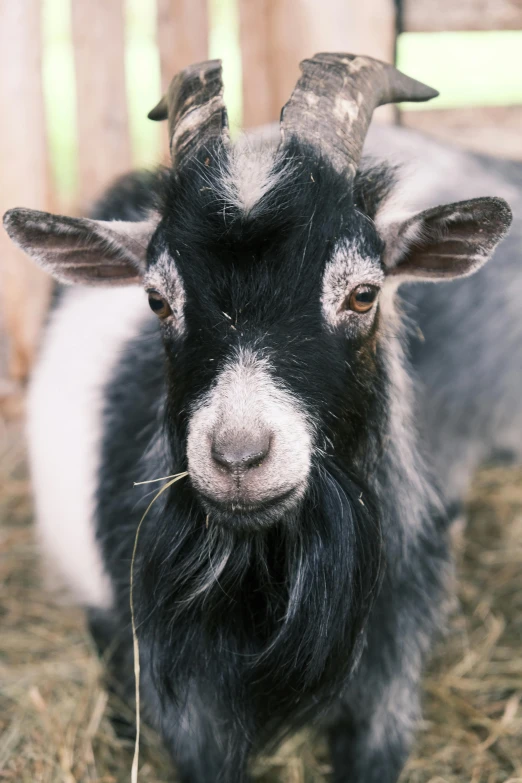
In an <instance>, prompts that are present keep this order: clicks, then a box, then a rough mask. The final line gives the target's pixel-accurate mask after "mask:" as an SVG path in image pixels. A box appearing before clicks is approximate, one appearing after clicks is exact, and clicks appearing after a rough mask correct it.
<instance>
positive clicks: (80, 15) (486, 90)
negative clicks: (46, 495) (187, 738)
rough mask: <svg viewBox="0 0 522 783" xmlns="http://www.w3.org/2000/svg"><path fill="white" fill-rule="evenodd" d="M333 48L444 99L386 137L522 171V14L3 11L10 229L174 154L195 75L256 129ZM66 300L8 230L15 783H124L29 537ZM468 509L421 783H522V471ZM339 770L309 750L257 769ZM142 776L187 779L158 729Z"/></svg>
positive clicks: (4, 245)
mask: <svg viewBox="0 0 522 783" xmlns="http://www.w3.org/2000/svg"><path fill="white" fill-rule="evenodd" d="M324 50H330V51H347V52H356V53H361V54H369V55H372V56H374V57H378V58H380V59H383V60H387V61H389V62H396V63H397V65H398V66H399V67H400V68H401V69H402V70H403V71H405V72H406V73H408V74H409V75H411V76H414V77H415V78H418V79H420V80H422V81H424V82H426V83H427V84H430V85H432V86H433V87H436V88H437V89H438V90H439V91H440V93H441V95H440V97H439V98H438V99H436V100H434V101H432V102H430V103H428V104H419V105H417V106H415V107H413V106H412V105H408V106H401V107H398V108H397V107H383V108H382V109H380V110H378V112H377V113H376V119H377V121H380V122H388V123H402V124H404V125H408V126H412V127H416V128H418V129H420V130H422V131H425V132H428V133H431V134H434V135H437V136H439V137H441V138H442V139H445V140H447V141H449V142H451V143H455V144H461V145H464V146H466V147H469V148H472V149H474V150H476V151H479V152H486V153H491V154H495V155H500V156H503V157H507V158H511V159H515V158H517V159H522V0H436V2H434V1H433V0H365V1H364V2H361V0H0V184H1V186H0V213H3V212H4V211H5V210H6V209H8V208H10V207H13V206H26V207H32V208H36V209H46V210H49V211H56V212H62V213H66V214H67V213H68V214H80V213H82V212H85V211H86V210H88V208H89V205H90V203H91V202H92V200H93V199H94V198H95V197H96V196H97V195H98V194H99V193H100V192H101V191H102V190H103V188H104V186H106V185H107V184H108V183H109V182H110V181H111V180H112V179H113V178H114V177H116V176H118V175H119V174H122V173H123V172H125V171H128V170H129V169H130V168H131V167H133V166H147V167H149V166H153V165H155V164H156V163H158V162H161V161H163V160H166V133H165V128H164V127H162V126H161V125H160V124H157V123H152V122H150V121H148V120H147V119H146V115H147V112H148V111H149V110H150V109H151V108H152V107H153V106H154V105H155V104H156V102H157V101H158V99H159V97H160V95H161V94H162V91H164V90H165V88H166V86H167V84H168V83H169V81H170V79H171V78H172V76H173V75H174V74H175V73H176V72H177V71H178V70H180V69H181V68H183V67H184V66H186V65H188V64H190V63H193V62H197V61H200V60H204V59H207V58H208V57H209V56H210V57H220V58H222V59H223V62H224V72H225V85H226V94H225V99H226V102H227V105H228V109H229V117H230V121H231V128H232V132H233V133H237V132H238V131H239V129H240V128H242V127H245V128H248V127H252V126H255V125H258V124H263V123H267V122H271V121H276V120H277V119H278V117H279V113H280V110H281V107H282V105H283V104H284V103H285V101H286V100H287V99H288V97H289V95H290V92H291V90H292V88H293V86H294V84H295V81H296V79H297V76H298V63H299V61H300V60H301V59H302V58H303V57H306V56H309V55H311V54H313V53H314V52H317V51H324ZM49 297H50V280H49V279H48V277H47V276H46V275H44V274H43V273H42V272H40V271H39V270H38V269H37V268H36V267H35V266H34V265H33V264H32V263H31V262H30V261H29V260H28V259H26V258H25V257H24V256H23V255H22V254H21V253H20V252H18V251H17V250H16V248H14V247H13V245H12V244H10V243H9V241H8V239H7V236H6V234H5V232H4V231H3V230H2V229H0V780H6V781H21V782H22V783H37V782H38V781H42V782H44V781H45V782H46V783H47V782H48V783H75V781H76V782H80V781H81V783H83V782H84V781H85V782H87V781H102V782H104V783H120V781H122V783H123V781H127V780H128V779H129V770H130V752H131V751H130V747H129V745H128V744H126V743H125V742H121V741H120V740H118V739H117V738H116V736H115V734H114V732H113V730H112V728H111V725H110V723H109V721H108V716H109V715H110V712H111V705H110V703H108V702H107V695H106V694H105V691H104V689H103V687H102V685H101V680H100V669H99V665H98V662H97V660H96V656H95V655H94V653H93V650H92V648H91V645H90V642H89V639H88V637H87V635H86V633H85V629H84V621H83V616H82V613H81V612H79V611H78V610H76V609H74V608H72V607H66V606H63V605H57V604H56V603H55V602H54V601H53V600H51V598H50V597H49V596H48V595H47V593H46V592H45V591H44V590H43V589H42V581H41V578H40V572H39V564H38V556H37V553H36V548H35V545H34V541H33V534H32V528H31V524H30V523H31V513H32V512H31V503H30V491H29V483H28V479H27V474H26V470H25V465H24V448H23V438H22V437H21V428H22V426H23V419H22V417H21V414H22V413H23V390H24V386H25V383H26V380H27V377H28V374H29V372H30V368H31V366H32V364H33V362H34V359H35V356H36V353H37V349H38V341H39V337H40V334H41V328H42V323H43V322H44V320H45V315H46V311H47V307H48V302H49ZM475 304H478V303H475ZM469 512H470V524H469V528H468V530H469V531H471V532H469V533H468V536H467V540H466V543H465V544H464V543H463V542H461V543H460V547H459V602H458V606H457V605H456V607H455V610H456V611H455V614H454V617H453V620H452V626H451V632H450V634H449V637H448V639H446V640H445V642H444V643H443V644H442V645H441V647H440V649H439V652H438V654H437V655H436V657H435V661H434V663H433V664H432V667H431V669H430V673H429V676H428V677H427V679H426V683H425V708H426V720H425V722H424V724H423V726H422V727H421V733H420V737H419V742H418V744H417V747H416V750H415V754H414V756H413V758H412V760H411V761H410V763H409V765H408V768H407V770H406V772H405V774H404V778H403V780H404V781H405V782H406V781H407V783H507V782H508V781H509V783H517V782H518V783H522V742H521V739H522V709H521V707H520V700H521V699H522V654H521V653H522V590H521V589H520V586H521V585H522V472H521V471H520V470H519V469H512V468H494V469H489V470H486V471H483V472H482V473H481V475H480V476H479V478H478V480H477V483H476V487H475V491H474V494H473V496H472V498H471V500H470V507H469ZM327 776H328V761H327V759H326V757H325V755H324V748H323V747H322V746H321V743H320V742H315V741H314V742H313V743H312V742H310V738H309V735H307V734H305V735H301V736H299V737H297V738H296V739H295V740H292V741H291V742H289V743H287V744H286V745H285V746H284V748H283V749H282V750H280V751H278V753H276V754H274V755H272V756H269V757H266V758H263V759H261V761H260V763H259V764H258V766H257V767H256V770H255V777H256V779H257V780H260V781H263V782H264V781H266V782H267V783H268V781H270V782H272V781H281V782H282V783H310V782H311V781H316V783H319V781H321V782H322V781H325V780H327ZM140 780H141V781H143V783H160V781H167V780H168V781H172V776H171V771H170V767H169V765H168V762H167V760H166V759H165V758H164V756H163V755H162V752H161V749H160V748H159V745H158V743H157V740H156V738H155V737H154V736H153V735H150V734H148V733H147V732H145V738H144V753H143V760H142V768H141V772H140Z"/></svg>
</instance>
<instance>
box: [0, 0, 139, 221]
mask: <svg viewBox="0 0 522 783" xmlns="http://www.w3.org/2000/svg"><path fill="white" fill-rule="evenodd" d="M7 2H8V0H7ZM72 27H73V41H74V55H75V65H76V95H77V113H78V153H79V174H80V199H81V206H82V207H83V208H85V207H87V206H88V205H89V204H90V203H91V202H92V200H93V199H94V198H95V197H96V196H98V195H99V194H100V193H101V191H102V190H103V188H104V186H106V185H107V184H108V183H109V182H110V181H111V180H112V179H114V178H115V177H117V176H119V175H120V174H123V173H125V172H126V171H129V169H130V168H131V148H130V138H129V127H128V118H127V99H126V88H125V34H124V8H123V0H88V2H86V0H72Z"/></svg>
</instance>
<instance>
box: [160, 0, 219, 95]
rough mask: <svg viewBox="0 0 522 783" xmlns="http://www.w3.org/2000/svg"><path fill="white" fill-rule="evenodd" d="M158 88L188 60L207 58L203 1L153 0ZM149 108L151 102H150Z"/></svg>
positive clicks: (205, 17)
mask: <svg viewBox="0 0 522 783" xmlns="http://www.w3.org/2000/svg"><path fill="white" fill-rule="evenodd" d="M157 17H158V23H157V29H158V46H159V54H160V68H161V87H162V90H163V92H165V91H166V89H167V87H168V86H169V84H170V81H171V79H172V77H173V76H174V75H175V74H176V73H178V71H181V69H182V68H185V67H186V66H187V65H192V63H197V62H201V61H203V60H206V59H208V11H207V2H206V0H157ZM151 108H152V105H151Z"/></svg>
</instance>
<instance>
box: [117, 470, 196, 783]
mask: <svg viewBox="0 0 522 783" xmlns="http://www.w3.org/2000/svg"><path fill="white" fill-rule="evenodd" d="M185 476H188V471H184V472H183V473H176V474H175V475H173V476H164V477H163V478H159V479H151V480H150V481H138V482H135V484H134V486H137V485H138V484H151V483H152V482H154V481H164V480H166V479H170V481H168V482H167V483H166V484H165V485H164V486H163V487H161V489H160V490H158V492H156V494H155V495H154V497H153V498H152V500H151V501H150V503H149V505H148V506H147V508H146V509H145V513H144V514H143V516H142V518H141V519H140V522H139V525H138V527H137V529H136V536H135V538H134V547H133V550H132V559H131V567H130V593H129V602H130V611H131V626H132V649H133V653H134V682H135V687H136V740H135V743H134V757H133V759H132V769H131V783H138V765H139V756H140V646H139V642H138V634H137V633H136V617H135V614H134V561H135V560H136V552H137V549H138V538H139V535H140V530H141V526H142V524H143V520H144V519H145V517H146V516H147V514H148V513H149V511H150V509H151V508H152V506H153V504H154V503H155V502H156V500H157V499H158V498H159V496H160V495H162V494H163V493H164V492H165V490H167V489H168V488H169V487H171V486H172V485H173V484H175V483H176V481H179V480H180V479H182V478H185Z"/></svg>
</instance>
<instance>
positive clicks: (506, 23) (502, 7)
mask: <svg viewBox="0 0 522 783" xmlns="http://www.w3.org/2000/svg"><path fill="white" fill-rule="evenodd" d="M403 4H404V5H403V29H404V30H405V31H406V32H417V33H425V32H442V31H448V30H522V0H437V2H436V3H434V2H433V0H403Z"/></svg>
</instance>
